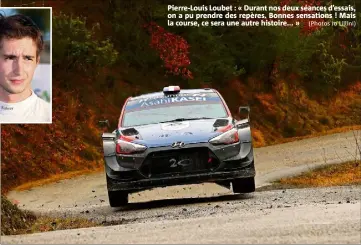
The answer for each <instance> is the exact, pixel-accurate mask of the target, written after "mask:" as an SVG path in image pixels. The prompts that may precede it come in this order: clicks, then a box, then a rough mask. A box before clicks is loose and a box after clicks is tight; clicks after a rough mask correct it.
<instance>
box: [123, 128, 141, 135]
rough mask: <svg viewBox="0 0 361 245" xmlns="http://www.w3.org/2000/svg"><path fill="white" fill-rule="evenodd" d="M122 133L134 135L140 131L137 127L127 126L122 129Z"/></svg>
mask: <svg viewBox="0 0 361 245" xmlns="http://www.w3.org/2000/svg"><path fill="white" fill-rule="evenodd" d="M122 134H123V135H124V136H133V135H138V134H139V132H138V131H137V130H136V129H135V128H127V129H123V130H122Z"/></svg>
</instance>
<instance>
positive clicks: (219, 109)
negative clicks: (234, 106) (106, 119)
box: [122, 93, 228, 127]
mask: <svg viewBox="0 0 361 245" xmlns="http://www.w3.org/2000/svg"><path fill="white" fill-rule="evenodd" d="M227 116H228V115H227V112H226V109H225V107H224V105H223V103H222V101H221V99H220V97H219V96H218V95H217V94H216V93H207V94H200V96H198V95H189V96H187V95H179V96H176V97H170V98H168V97H162V98H159V97H158V98H155V99H152V98H151V99H145V100H144V99H141V100H135V101H130V102H128V103H127V105H126V108H125V112H124V116H123V122H122V126H123V127H133V126H140V125H146V124H154V123H161V122H171V121H183V120H195V119H206V118H226V117H227Z"/></svg>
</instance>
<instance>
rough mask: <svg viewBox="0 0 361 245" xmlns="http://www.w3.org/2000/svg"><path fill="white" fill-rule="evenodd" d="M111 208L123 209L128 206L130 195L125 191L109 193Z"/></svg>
mask: <svg viewBox="0 0 361 245" xmlns="http://www.w3.org/2000/svg"><path fill="white" fill-rule="evenodd" d="M108 197H109V204H110V206H111V207H121V206H125V205H127V204H128V193H127V192H125V191H108Z"/></svg>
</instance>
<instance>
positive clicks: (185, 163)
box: [169, 158, 193, 168]
mask: <svg viewBox="0 0 361 245" xmlns="http://www.w3.org/2000/svg"><path fill="white" fill-rule="evenodd" d="M192 162H193V161H192V159H190V158H185V159H180V160H178V161H177V159H175V158H171V159H169V163H170V164H171V165H170V167H171V168H176V167H177V166H182V167H185V166H188V165H190V164H192Z"/></svg>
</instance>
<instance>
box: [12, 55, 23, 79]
mask: <svg viewBox="0 0 361 245" xmlns="http://www.w3.org/2000/svg"><path fill="white" fill-rule="evenodd" d="M13 70H14V73H15V75H21V74H22V73H23V71H24V64H23V60H22V59H21V58H19V59H16V60H15V61H14V63H13Z"/></svg>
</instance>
